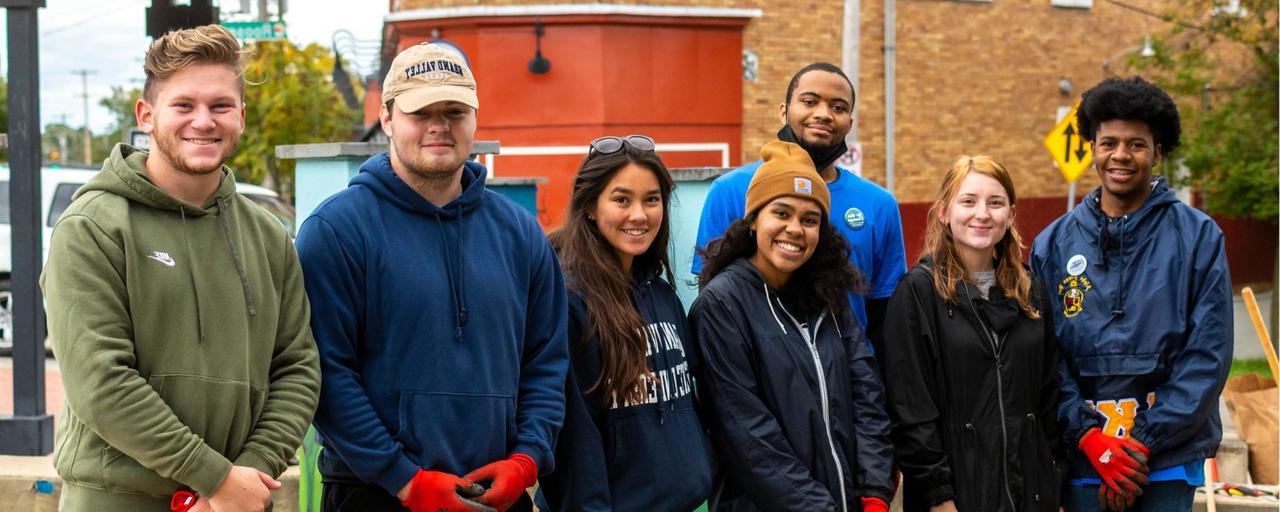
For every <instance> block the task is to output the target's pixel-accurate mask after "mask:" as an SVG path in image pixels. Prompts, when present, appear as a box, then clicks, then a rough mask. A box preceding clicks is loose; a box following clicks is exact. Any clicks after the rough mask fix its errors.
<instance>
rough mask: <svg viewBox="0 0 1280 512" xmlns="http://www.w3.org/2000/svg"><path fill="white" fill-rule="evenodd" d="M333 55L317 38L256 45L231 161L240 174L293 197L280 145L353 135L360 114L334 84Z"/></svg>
mask: <svg viewBox="0 0 1280 512" xmlns="http://www.w3.org/2000/svg"><path fill="white" fill-rule="evenodd" d="M333 59H334V56H333V53H332V52H331V51H330V50H329V49H328V48H325V47H323V46H320V45H317V44H314V43H313V44H309V45H307V46H306V47H305V48H298V47H297V46H294V45H293V43H290V42H288V41H270V42H265V41H264V42H259V43H256V44H255V45H254V46H253V53H252V55H251V56H250V58H249V62H248V65H247V66H246V70H245V79H246V80H247V81H248V84H247V85H246V87H245V131H244V135H243V136H242V137H241V138H240V145H239V147H238V149H237V150H236V153H235V155H234V156H233V157H232V158H231V161H230V162H228V164H229V165H230V166H231V168H232V169H235V170H236V172H237V173H238V176H237V177H238V178H241V179H244V180H245V181H250V182H254V183H264V184H266V185H267V186H269V187H272V188H274V189H275V190H276V191H277V192H279V193H280V195H281V196H282V197H284V198H286V200H291V198H292V196H293V183H294V162H293V161H292V160H283V161H282V160H277V159H276V156H275V148H276V146H280V145H284V144H309V143H318V142H337V141H344V140H349V139H350V137H351V135H352V133H353V132H354V130H355V129H356V128H357V127H358V126H359V122H360V115H361V113H360V111H359V110H357V109H353V108H351V107H349V106H347V103H346V102H345V101H343V98H342V95H341V94H340V93H339V92H338V90H337V88H336V87H334V84H333V79H332V77H331V72H332V70H333V63H334V61H333ZM355 82H357V83H358V82H359V81H358V80H356V81H355Z"/></svg>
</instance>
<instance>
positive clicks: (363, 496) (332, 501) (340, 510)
mask: <svg viewBox="0 0 1280 512" xmlns="http://www.w3.org/2000/svg"><path fill="white" fill-rule="evenodd" d="M320 510H321V511H322V512H366V511H368V512H406V511H408V510H409V509H407V508H404V506H403V505H401V504H400V500H398V499H396V497H395V496H392V495H391V493H388V492H387V491H386V490H385V489H383V488H381V487H378V486H377V485H372V484H339V483H326V484H324V489H323V490H322V491H321V497H320ZM507 510H508V511H509V512H531V511H532V510H533V500H531V499H529V493H525V494H524V495H523V496H521V497H520V499H519V500H517V501H516V503H515V505H512V506H511V508H509V509H507Z"/></svg>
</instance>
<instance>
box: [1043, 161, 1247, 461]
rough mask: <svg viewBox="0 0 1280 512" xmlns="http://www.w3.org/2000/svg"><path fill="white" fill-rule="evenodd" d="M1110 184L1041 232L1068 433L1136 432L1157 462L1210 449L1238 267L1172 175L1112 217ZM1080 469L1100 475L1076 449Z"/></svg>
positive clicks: (1216, 436)
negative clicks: (1105, 205)
mask: <svg viewBox="0 0 1280 512" xmlns="http://www.w3.org/2000/svg"><path fill="white" fill-rule="evenodd" d="M1100 194H1101V189H1100V188H1099V189H1097V190H1094V191H1093V192H1092V193H1090V194H1089V195H1088V196H1086V197H1085V198H1084V200H1083V201H1081V204H1080V206H1079V207H1077V208H1075V209H1074V210H1072V211H1071V213H1068V214H1066V215H1064V216H1062V217H1061V218H1059V219H1058V220H1056V221H1054V222H1053V224H1051V225H1050V226H1049V228H1048V229H1046V230H1045V231H1044V232H1042V233H1040V236H1037V237H1036V241H1035V245H1034V246H1033V249H1032V255H1031V262H1032V267H1033V268H1034V270H1035V273H1036V274H1037V275H1039V276H1040V277H1041V278H1042V279H1043V280H1044V283H1045V286H1046V287H1047V288H1048V291H1049V298H1050V303H1051V304H1053V311H1052V312H1051V314H1052V318H1053V320H1054V326H1055V330H1056V332H1057V335H1058V340H1059V343H1060V344H1061V347H1062V363H1061V365H1060V373H1061V378H1062V397H1061V399H1062V405H1061V407H1060V408H1059V419H1060V421H1062V422H1064V423H1065V428H1064V431H1063V436H1064V437H1063V441H1064V443H1065V445H1066V446H1068V447H1075V446H1076V445H1077V443H1078V442H1079V439H1080V436H1082V435H1084V433H1085V432H1086V431H1087V430H1089V429H1090V428H1092V427H1100V428H1102V429H1103V431H1104V432H1105V433H1107V434H1111V435H1117V436H1123V435H1131V436H1133V437H1134V438H1135V439H1137V440H1138V441H1140V442H1141V443H1142V444H1144V445H1146V446H1147V447H1148V448H1150V449H1151V459H1150V461H1149V465H1150V467H1151V468H1152V469H1153V470H1154V469H1161V468H1167V467H1172V466H1177V465H1181V464H1186V463H1188V462H1193V461H1196V460H1199V459H1203V458H1207V457H1212V456H1213V455H1214V453H1215V452H1216V451H1217V447H1218V442H1219V441H1220V440H1221V438H1222V420H1221V418H1220V417H1219V416H1218V396H1219V394H1220V393H1221V392H1222V387H1223V384H1224V382H1225V381H1226V378H1227V372H1228V371H1229V370H1230V367H1231V351H1232V346H1233V335H1232V334H1233V333H1232V314H1231V279H1230V276H1229V275H1228V272H1227V256H1226V249H1225V245H1224V243H1223V236H1222V230H1221V229H1219V228H1218V226H1217V224H1215V223H1214V222H1213V220H1212V219H1210V218H1209V216H1208V215H1205V214H1204V213H1203V212H1201V211H1199V210H1196V209H1194V208H1192V207H1190V206H1187V205H1185V204H1183V203H1182V202H1180V201H1178V199H1177V198H1176V197H1175V195H1174V192H1173V190H1171V189H1170V188H1169V187H1168V185H1167V184H1166V182H1165V179H1164V177H1159V178H1157V179H1155V180H1153V181H1152V192H1151V196H1150V197H1149V198H1148V199H1147V201H1146V203H1144V204H1143V205H1142V206H1141V207H1140V208H1139V209H1138V210H1137V211H1134V212H1133V213H1130V214H1128V215H1124V216H1121V217H1117V218H1114V219H1112V218H1108V217H1107V215H1106V214H1105V213H1103V211H1102V208H1101V206H1100V205H1099V198H1100V197H1101V196H1100ZM1072 454H1073V455H1072V457H1071V458H1070V462H1071V470H1072V475H1073V476H1075V477H1082V476H1094V477H1096V476H1097V473H1096V472H1094V470H1093V467H1092V466H1091V465H1090V464H1089V463H1088V462H1087V461H1086V460H1085V459H1084V458H1083V455H1082V454H1081V453H1080V451H1079V450H1072Z"/></svg>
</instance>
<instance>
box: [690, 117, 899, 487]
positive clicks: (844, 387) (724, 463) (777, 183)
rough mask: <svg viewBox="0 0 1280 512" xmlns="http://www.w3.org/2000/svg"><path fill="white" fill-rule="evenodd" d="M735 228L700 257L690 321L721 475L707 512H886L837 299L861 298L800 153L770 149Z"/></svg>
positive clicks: (877, 457)
mask: <svg viewBox="0 0 1280 512" xmlns="http://www.w3.org/2000/svg"><path fill="white" fill-rule="evenodd" d="M761 155H762V156H763V158H764V163H763V164H762V165H761V166H760V169H759V170H758V171H757V172H756V174H755V176H754V178H752V180H751V185H750V186H749V188H748V189H747V197H746V211H747V215H746V217H744V218H742V219H739V220H738V221H736V222H734V223H733V224H732V225H731V226H730V227H729V229H728V230H726V231H725V236H724V237H723V238H720V239H719V240H716V241H713V242H711V244H709V245H708V247H707V250H706V251H705V252H704V253H703V261H704V265H703V271H702V275H701V276H700V278H699V283H700V285H701V286H702V291H701V293H700V295H699V296H698V299H697V300H696V301H695V302H694V304H693V306H692V308H691V309H690V311H689V323H690V327H691V328H692V330H693V336H694V339H695V343H694V344H695V346H696V347H697V353H698V355H700V356H701V358H702V362H703V368H704V371H703V374H702V375H700V376H699V380H698V385H699V394H700V396H701V397H703V399H704V403H705V405H706V407H705V411H706V416H707V417H706V418H705V419H704V421H705V423H706V425H707V427H708V430H709V431H710V433H711V439H712V445H713V447H714V449H715V452H716V455H717V460H718V461H719V462H720V463H721V468H722V471H720V472H719V474H718V475H717V478H716V481H715V483H714V485H715V487H714V490H713V492H712V498H711V501H710V506H711V508H712V510H717V509H727V510H805V511H809V510H826V511H831V510H834V511H841V512H846V511H858V510H865V511H872V512H885V511H887V510H888V502H889V500H890V498H891V496H892V487H891V484H890V477H889V473H890V463H891V460H892V447H891V445H890V442H889V417H888V414H887V413H886V412H885V409H884V400H883V394H884V388H883V386H882V385H881V382H880V377H879V375H878V374H877V372H876V370H875V363H874V361H873V359H872V355H871V351H870V349H869V347H868V345H867V341H866V336H865V335H864V334H863V331H862V327H861V326H860V325H859V324H858V322H857V320H855V319H854V317H853V314H852V312H851V310H850V308H849V301H848V294H849V293H853V292H855V291H856V290H858V289H859V288H860V287H862V286H863V278H862V275H861V274H860V273H859V272H858V271H857V270H856V269H854V268H853V266H852V264H851V263H850V262H849V251H850V248H849V244H848V242H847V241H845V239H844V237H842V236H840V235H839V234H838V233H837V232H836V230H835V229H834V228H832V227H831V226H830V225H829V224H828V221H827V218H828V215H827V209H828V208H829V204H830V194H829V192H828V190H827V187H826V184H825V183H824V182H823V180H822V178H821V177H819V175H818V173H817V171H816V170H815V169H814V166H813V162H812V161H811V160H810V158H809V155H808V153H807V152H806V151H805V150H804V149H802V148H801V147H800V146H797V145H795V144H792V143H787V142H781V141H775V142H770V143H769V144H766V145H765V146H764V148H762V149H761Z"/></svg>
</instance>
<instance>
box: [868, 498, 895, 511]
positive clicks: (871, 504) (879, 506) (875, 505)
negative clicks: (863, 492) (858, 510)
mask: <svg viewBox="0 0 1280 512" xmlns="http://www.w3.org/2000/svg"><path fill="white" fill-rule="evenodd" d="M862 512H889V504H888V503H885V502H884V500H882V499H880V498H876V497H874V496H863V497H862Z"/></svg>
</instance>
